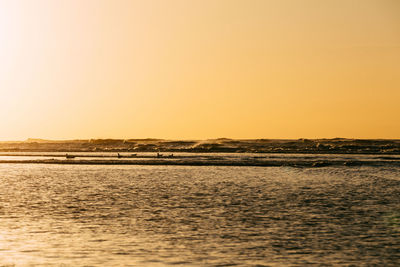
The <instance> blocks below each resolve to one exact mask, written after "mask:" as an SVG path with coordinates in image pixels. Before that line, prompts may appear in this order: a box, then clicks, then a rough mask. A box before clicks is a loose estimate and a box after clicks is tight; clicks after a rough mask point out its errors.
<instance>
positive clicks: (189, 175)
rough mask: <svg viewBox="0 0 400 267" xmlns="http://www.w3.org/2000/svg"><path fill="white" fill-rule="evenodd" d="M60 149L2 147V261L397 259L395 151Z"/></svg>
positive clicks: (399, 188)
mask: <svg viewBox="0 0 400 267" xmlns="http://www.w3.org/2000/svg"><path fill="white" fill-rule="evenodd" d="M64 154H65V153H56V154H54V153H47V154H46V153H37V154H32V153H14V154H10V153H8V154H7V153H3V154H0V266H253V267H256V266H257V267H262V266H399V265H400V166H399V160H400V157H398V156H391V157H382V156H381V155H275V154H274V155H272V154H271V155H269V154H268V155H267V154H266V155H245V156H243V155H242V154H219V155H215V154H212V155H207V154H198V155H197V154H190V155H179V154H177V155H174V156H173V157H175V158H178V159H179V162H182V161H183V162H185V157H187V158H189V162H190V160H193V157H195V158H196V157H197V159H199V160H200V161H202V162H206V163H207V162H209V163H210V164H208V165H207V164H206V163H204V164H200V165H201V166H197V165H196V164H186V165H185V164H178V165H173V164H172V165H171V164H165V165H163V164H156V165H152V164H148V165H146V164H145V165H141V164H126V162H124V164H118V162H115V161H118V160H119V158H118V159H115V155H114V154H115V153H114V154H111V153H109V154H107V153H103V154H102V153H97V154H89V155H87V153H86V154H82V155H80V154H76V156H77V157H75V158H73V159H71V161H76V162H72V163H71V162H70V161H69V162H68V164H64V163H65V161H66V160H67V159H65V161H64V159H62V160H60V161H58V160H57V159H60V158H61V157H63V156H64ZM71 154H73V153H71ZM93 155H94V156H96V157H91V156H93ZM80 156H81V157H82V158H83V159H81V158H79V157H80ZM97 156H98V157H102V161H101V162H95V163H96V164H90V160H94V161H96V160H98V159H97ZM122 156H124V155H122ZM125 156H129V155H125ZM131 156H132V157H133V155H131ZM140 156H141V155H135V157H140ZM155 156H156V155H154V157H155ZM146 157H147V158H152V157H153V156H152V155H151V154H145V155H143V158H146ZM158 157H161V156H160V155H158ZM216 157H219V160H220V161H221V160H222V161H224V162H232V161H233V162H238V161H239V162H242V161H243V157H246V160H245V161H244V162H249V159H251V158H257V160H259V157H265V159H268V160H279V162H280V163H281V164H277V165H276V166H246V164H236V165H240V166H235V164H213V163H215V162H216V161H215V158H216ZM27 158H28V161H27ZM53 158H54V162H53V163H51V162H50V164H49V160H52V159H53ZM210 158H212V159H214V160H211V161H210ZM31 159H34V160H33V161H29V160H31ZM41 160H43V161H41ZM82 160H84V161H82ZM105 160H110V164H100V163H104V161H105ZM128 160H132V161H135V158H129V159H128ZM165 160H166V161H169V162H170V161H171V160H174V159H171V158H166V159H165ZM321 160H322V161H323V162H330V161H335V162H337V163H338V164H332V165H329V164H304V163H305V162H321ZM197 162H198V161H197ZM285 162H288V163H290V164H285ZM343 162H344V163H346V162H353V163H354V162H358V163H360V164H342V163H343ZM75 163H76V164H75ZM111 163H112V164H111ZM296 163H299V164H296ZM339 163H340V164H339ZM224 165H232V166H224ZM250 165H251V164H250Z"/></svg>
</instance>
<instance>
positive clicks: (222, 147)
mask: <svg viewBox="0 0 400 267" xmlns="http://www.w3.org/2000/svg"><path fill="white" fill-rule="evenodd" d="M0 152H3V153H6V152H10V153H11V152H26V153H29V152H115V153H120V152H127V153H143V152H154V153H157V152H163V153H168V152H171V153H175V152H182V153H185V152H188V153H286V154H388V155H400V140H398V139H395V140H389V139H388V140H385V139H345V138H333V139H297V140H288V139H252V140H250V139H249V140H236V139H228V138H219V139H209V140H163V139H90V140H65V141H52V140H42V139H28V140H26V141H18V142H0Z"/></svg>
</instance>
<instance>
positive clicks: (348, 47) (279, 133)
mask: <svg viewBox="0 0 400 267" xmlns="http://www.w3.org/2000/svg"><path fill="white" fill-rule="evenodd" d="M399 14H400V1H396V0H327V1H319V0H308V1H299V0H284V1H282V0H250V1H248V0H247V1H245V0H217V1H215V0H202V1H200V0H193V1H184V0H170V1H163V0H152V1H139V0H138V1H136V0H115V1H107V0H86V1H79V0H70V1H51V0H37V1H29V0H2V1H0V125H1V126H2V127H1V131H0V140H26V139H27V138H29V137H35V138H43V139H52V140H60V139H91V138H122V139H126V138H147V137H155V138H161V139H173V140H178V139H185V140H188V139H208V138H219V137H224V136H226V137H229V138H234V139H256V138H266V139H298V138H335V137H345V138H363V139H378V138H385V139H399V138H400V122H399V119H398V117H399V114H400V105H399V102H400V16H399Z"/></svg>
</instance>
